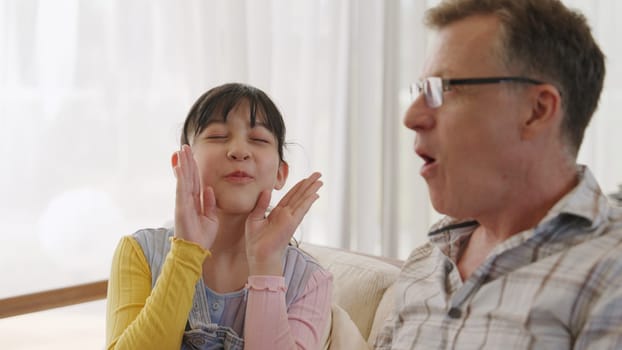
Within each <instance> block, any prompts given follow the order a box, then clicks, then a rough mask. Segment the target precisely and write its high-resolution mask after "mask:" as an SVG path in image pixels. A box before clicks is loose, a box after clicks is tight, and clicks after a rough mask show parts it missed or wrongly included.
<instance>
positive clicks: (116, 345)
mask: <svg viewBox="0 0 622 350" xmlns="http://www.w3.org/2000/svg"><path fill="white" fill-rule="evenodd" d="M208 255H209V251H207V250H204V249H203V248H201V247H200V246H199V245H197V244H194V243H191V242H187V241H183V240H180V239H175V238H173V240H172V244H171V250H170V251H169V253H168V254H167V256H166V259H165V261H164V264H163V266H162V272H161V274H160V276H159V277H158V281H157V283H156V285H155V287H154V288H153V290H151V270H150V269H149V264H148V263H147V261H146V259H145V255H144V254H143V251H142V249H141V247H140V245H139V244H138V242H137V241H136V240H135V239H134V238H132V237H129V236H128V237H123V238H122V239H121V241H120V242H119V245H118V246H117V249H116V251H115V253H114V257H113V261H112V268H111V271H110V280H109V281H108V297H107V298H108V300H107V305H106V348H107V349H109V350H110V349H132V350H137V349H176V350H178V349H179V348H180V347H181V340H182V335H183V332H184V328H185V326H186V321H187V319H188V313H189V312H190V308H191V307H192V298H193V296H194V287H195V284H196V283H197V281H198V280H199V276H200V275H201V271H202V265H203V261H204V260H205V258H206V257H207V256H208Z"/></svg>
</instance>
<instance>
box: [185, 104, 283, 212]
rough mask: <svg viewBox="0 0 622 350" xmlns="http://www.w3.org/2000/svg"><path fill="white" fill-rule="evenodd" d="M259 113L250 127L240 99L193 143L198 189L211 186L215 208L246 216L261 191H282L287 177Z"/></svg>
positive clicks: (272, 138)
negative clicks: (198, 181) (224, 119)
mask: <svg viewBox="0 0 622 350" xmlns="http://www.w3.org/2000/svg"><path fill="white" fill-rule="evenodd" d="M263 120H264V117H263V115H262V114H260V113H258V115H257V122H256V123H255V126H254V127H251V122H250V108H249V104H248V102H247V101H245V100H242V101H240V103H238V104H237V105H236V106H235V107H234V108H233V109H231V111H230V112H229V114H228V115H227V118H226V122H225V121H223V120H220V119H215V120H214V121H212V122H210V124H208V125H207V127H206V128H205V129H204V130H203V131H202V132H201V133H200V134H198V135H197V136H196V137H195V138H194V140H193V141H192V151H193V153H194V158H195V160H196V162H197V166H198V168H199V176H200V178H201V188H205V187H206V186H211V187H212V188H213V189H214V194H215V196H216V205H217V207H218V208H219V209H220V210H222V211H224V212H227V213H231V214H241V213H244V214H246V213H249V212H250V211H251V210H252V209H253V208H254V207H255V203H256V201H257V199H258V197H259V193H260V192H261V191H263V190H266V189H269V190H273V189H277V190H278V189H281V188H282V187H283V185H284V184H285V180H286V179H287V174H288V166H287V163H285V162H282V161H281V160H280V158H279V152H278V143H277V140H276V137H275V136H274V134H272V132H270V130H268V129H267V128H266V127H265V126H264V124H263Z"/></svg>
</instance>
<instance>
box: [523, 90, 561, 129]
mask: <svg viewBox="0 0 622 350" xmlns="http://www.w3.org/2000/svg"><path fill="white" fill-rule="evenodd" d="M530 97H531V98H530V101H531V109H530V112H531V113H530V114H529V116H528V118H526V119H525V120H524V121H523V123H522V132H521V136H522V138H523V139H525V140H527V139H531V138H534V137H536V136H537V135H539V134H541V133H542V132H547V131H548V130H551V128H552V127H554V126H555V125H556V124H559V123H560V118H561V117H562V105H561V102H562V98H561V95H560V94H559V90H557V88H556V87H554V86H553V85H551V84H542V85H537V86H535V87H533V88H532V95H530Z"/></svg>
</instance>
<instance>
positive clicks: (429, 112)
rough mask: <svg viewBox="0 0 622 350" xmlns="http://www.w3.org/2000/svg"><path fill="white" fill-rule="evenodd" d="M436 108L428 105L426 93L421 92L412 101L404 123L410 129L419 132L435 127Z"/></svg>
mask: <svg viewBox="0 0 622 350" xmlns="http://www.w3.org/2000/svg"><path fill="white" fill-rule="evenodd" d="M435 113H436V109H434V108H430V107H428V104H427V103H426V101H425V95H424V94H420V95H419V96H417V98H416V99H415V100H414V101H413V102H412V103H411V105H410V107H408V109H407V110H406V114H405V115H404V125H405V126H406V127H407V128H409V129H410V130H413V131H416V132H419V131H424V130H428V129H431V128H433V127H434V125H435V117H434V114H435Z"/></svg>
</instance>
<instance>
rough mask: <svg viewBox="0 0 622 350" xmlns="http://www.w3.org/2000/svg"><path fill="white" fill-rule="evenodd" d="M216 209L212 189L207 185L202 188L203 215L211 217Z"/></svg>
mask: <svg viewBox="0 0 622 350" xmlns="http://www.w3.org/2000/svg"><path fill="white" fill-rule="evenodd" d="M215 209H216V196H215V195H214V190H213V189H212V188H211V187H209V186H208V187H207V188H206V189H205V190H203V215H205V216H207V217H211V216H212V215H213V214H214V210H215Z"/></svg>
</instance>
